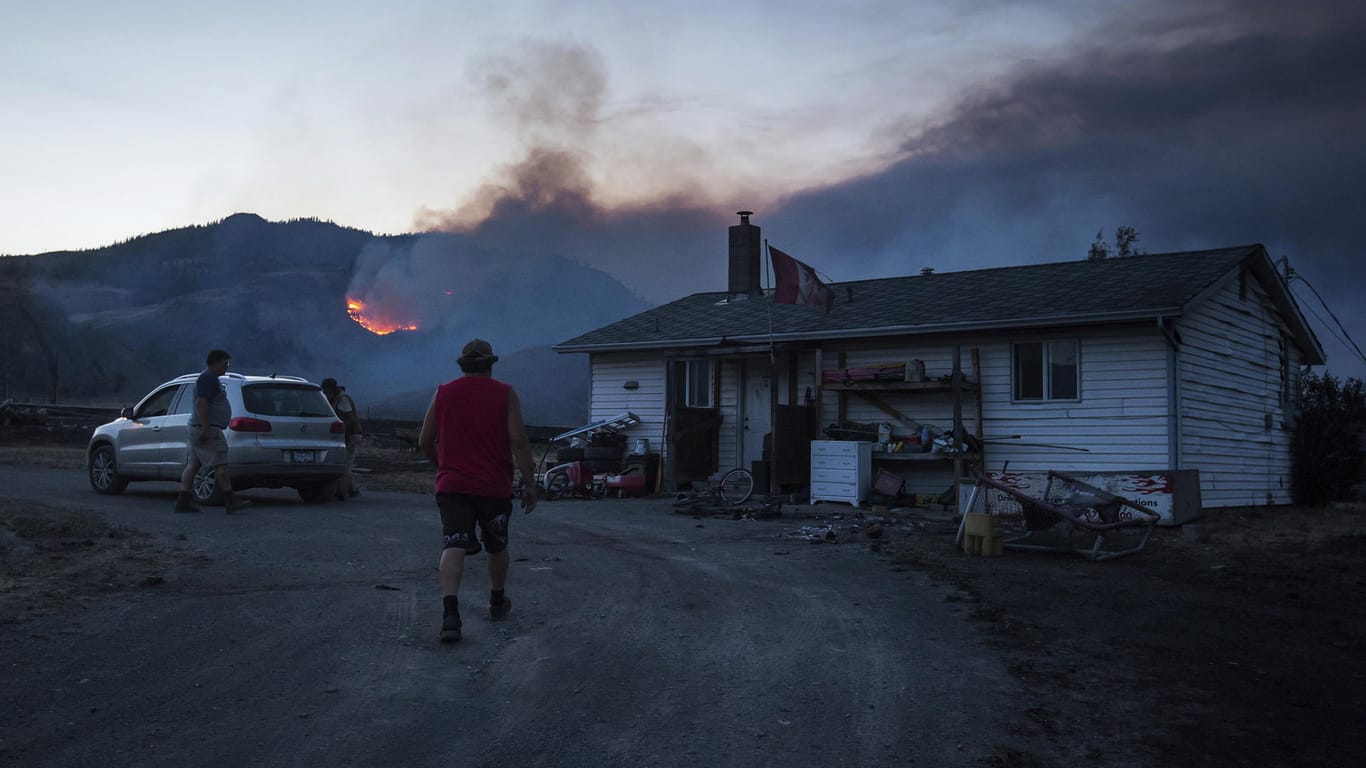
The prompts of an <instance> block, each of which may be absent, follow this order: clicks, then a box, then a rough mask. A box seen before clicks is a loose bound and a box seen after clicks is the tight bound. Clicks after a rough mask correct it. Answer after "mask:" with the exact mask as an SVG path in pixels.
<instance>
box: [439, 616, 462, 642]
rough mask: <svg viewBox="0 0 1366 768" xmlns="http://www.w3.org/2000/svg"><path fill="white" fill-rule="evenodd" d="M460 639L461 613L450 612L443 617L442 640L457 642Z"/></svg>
mask: <svg viewBox="0 0 1366 768" xmlns="http://www.w3.org/2000/svg"><path fill="white" fill-rule="evenodd" d="M459 641H460V614H458V613H448V614H446V615H445V616H443V617H441V642H443V643H456V642H459Z"/></svg>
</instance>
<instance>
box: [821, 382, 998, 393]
mask: <svg viewBox="0 0 1366 768" xmlns="http://www.w3.org/2000/svg"><path fill="white" fill-rule="evenodd" d="M958 386H959V389H960V391H963V392H976V391H977V383H976V382H973V381H967V380H964V381H962V382H960V383H959V385H958ZM821 389H824V390H825V391H826V392H952V391H953V382H949V381H851V382H847V383H844V382H841V383H826V384H822V385H821Z"/></svg>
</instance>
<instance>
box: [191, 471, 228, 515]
mask: <svg viewBox="0 0 1366 768" xmlns="http://www.w3.org/2000/svg"><path fill="white" fill-rule="evenodd" d="M194 498H195V501H198V502H199V503H200V504H206V505H208V506H211V507H216V506H219V505H221V504H222V503H223V494H222V492H220V491H219V490H218V478H217V477H216V476H215V475H214V471H213V467H206V466H203V465H200V467H199V471H197V472H195V473H194Z"/></svg>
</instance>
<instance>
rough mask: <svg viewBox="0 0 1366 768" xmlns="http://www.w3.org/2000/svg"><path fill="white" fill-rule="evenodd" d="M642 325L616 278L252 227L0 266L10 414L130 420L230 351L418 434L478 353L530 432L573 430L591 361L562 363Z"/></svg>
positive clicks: (437, 243)
mask: <svg viewBox="0 0 1366 768" xmlns="http://www.w3.org/2000/svg"><path fill="white" fill-rule="evenodd" d="M547 250H549V249H547ZM348 300H350V301H352V302H353V303H354V304H358V305H359V306H363V307H364V309H363V311H362V312H360V314H361V315H362V316H363V317H365V318H368V319H369V320H371V321H373V322H374V324H377V325H379V326H381V327H383V326H385V325H386V324H401V325H402V326H403V327H414V326H415V329H414V330H401V331H397V332H393V333H388V334H386V335H376V334H375V333H372V332H371V331H369V330H366V328H364V327H362V326H361V325H360V324H359V323H358V322H356V321H355V320H353V319H352V316H351V315H350V314H348ZM645 308H646V305H645V303H644V302H643V301H642V300H641V299H640V298H639V297H637V296H635V295H634V294H632V293H631V292H630V291H629V290H628V289H626V288H625V286H623V285H622V284H621V283H620V282H619V281H617V280H616V279H615V278H613V277H611V276H610V275H607V274H605V273H603V272H601V271H599V270H596V269H592V268H590V267H587V266H585V265H583V264H580V263H577V262H574V261H571V260H569V259H565V258H563V257H560V256H557V255H554V254H553V253H549V252H546V253H506V252H499V251H491V250H488V249H485V248H481V247H479V246H476V245H474V244H473V243H471V242H470V241H468V240H467V239H465V238H463V237H461V236H459V235H450V234H423V235H400V236H378V235H373V234H370V233H368V232H363V231H360V230H356V229H350V228H346V227H342V226H338V225H335V224H331V223H327V222H320V221H313V220H300V221H290V222H270V221H266V220H265V219H262V218H260V217H259V216H255V215H253V214H237V215H234V216H230V217H228V218H226V219H224V220H222V221H220V222H217V223H214V224H209V225H204V226H192V227H185V228H182V229H176V230H168V231H166V232H159V233H156V234H151V235H145V236H142V237H137V238H134V239H131V240H128V241H126V242H122V243H118V244H116V245H111V246H108V247H105V248H98V249H93V250H88V251H77V252H72V251H64V252H53V253H46V254H38V255H32V256H13V257H7V258H4V259H0V323H2V324H3V325H4V327H5V328H6V329H7V331H6V333H5V334H4V336H3V337H0V399H3V398H5V397H13V398H15V399H19V400H34V401H42V400H51V399H54V398H56V399H59V400H65V401H76V400H80V401H93V402H105V403H126V402H130V401H131V400H132V399H134V398H136V397H138V396H140V395H141V394H143V393H145V392H146V390H147V389H148V388H149V387H151V386H153V385H155V384H157V383H158V382H160V381H163V380H165V379H167V378H170V377H171V376H173V375H177V374H180V373H185V372H189V371H196V370H199V369H200V368H202V367H203V356H204V353H205V352H206V351H207V350H208V349H210V348H213V347H222V348H224V349H227V350H229V351H230V352H232V354H233V357H234V361H233V362H234V368H235V369H236V370H240V371H243V372H249V373H271V372H282V373H283V372H288V373H293V374H298V375H302V376H306V377H308V378H310V379H313V380H315V381H316V380H319V379H322V378H324V377H327V376H331V377H334V378H336V379H338V380H339V381H341V382H342V383H343V384H345V385H346V386H347V389H348V391H349V392H350V393H351V394H352V395H353V396H355V397H356V399H357V400H358V401H359V402H362V403H365V402H369V403H386V404H387V405H386V408H388V409H389V410H391V411H393V412H394V413H393V414H392V415H394V416H407V415H409V414H408V412H410V411H412V410H414V409H412V408H410V407H409V406H407V405H405V404H404V402H405V400H404V398H411V397H412V396H413V393H421V394H420V396H419V399H421V400H422V401H423V402H422V405H421V407H425V398H426V397H429V396H430V393H431V390H432V388H434V387H435V386H436V384H438V383H440V382H442V381H445V380H447V379H449V378H451V377H452V376H455V375H457V374H458V369H457V367H456V365H455V358H456V356H457V355H458V354H459V350H460V347H461V346H462V345H463V344H464V342H465V341H467V340H468V339H469V338H471V337H474V336H479V337H481V338H486V339H488V340H489V341H491V342H492V343H493V345H494V347H495V350H496V351H497V352H498V354H499V355H500V356H501V357H502V358H503V362H502V363H500V365H499V367H498V368H497V369H496V373H497V375H498V376H499V377H500V378H505V379H507V380H509V381H511V382H512V383H513V384H514V386H516V387H517V388H518V390H519V392H520V393H521V395H522V398H523V400H524V402H525V403H526V405H527V410H528V421H532V420H533V418H534V419H535V420H536V421H537V422H546V423H555V424H572V423H578V422H580V421H582V420H583V419H584V417H585V416H586V409H587V393H588V367H587V361H586V360H584V359H582V358H581V357H580V356H562V355H557V354H555V353H553V352H551V351H550V350H549V349H548V347H549V345H551V344H554V343H557V342H559V341H563V340H564V339H567V338H570V337H572V336H574V335H576V334H579V333H582V332H583V331H585V330H589V329H591V328H594V327H597V326H600V325H603V324H606V323H609V322H612V321H614V320H618V319H620V318H622V317H625V316H627V315H630V314H634V313H636V312H639V311H641V310H643V309H645ZM421 407H419V408H417V409H415V410H417V411H418V413H417V415H418V416H420V415H421ZM400 412H402V413H400ZM533 413H534V414H535V416H534V417H533V416H532V415H531V414H533Z"/></svg>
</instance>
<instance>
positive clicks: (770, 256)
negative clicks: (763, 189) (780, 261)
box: [764, 237, 777, 365]
mask: <svg viewBox="0 0 1366 768" xmlns="http://www.w3.org/2000/svg"><path fill="white" fill-rule="evenodd" d="M764 260H765V261H766V262H767V263H768V267H767V268H766V269H765V270H764V276H765V277H768V279H769V280H768V281H769V284H770V287H772V283H773V280H774V278H773V276H772V275H771V274H770V273H771V272H772V271H773V254H771V253H769V248H768V238H767V237H765V238H764ZM775 294H776V289H775ZM775 299H776V295H775V296H770V297H769V299H768V364H769V365H777V358H776V357H775V356H774V354H773V302H774V301H775Z"/></svg>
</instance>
